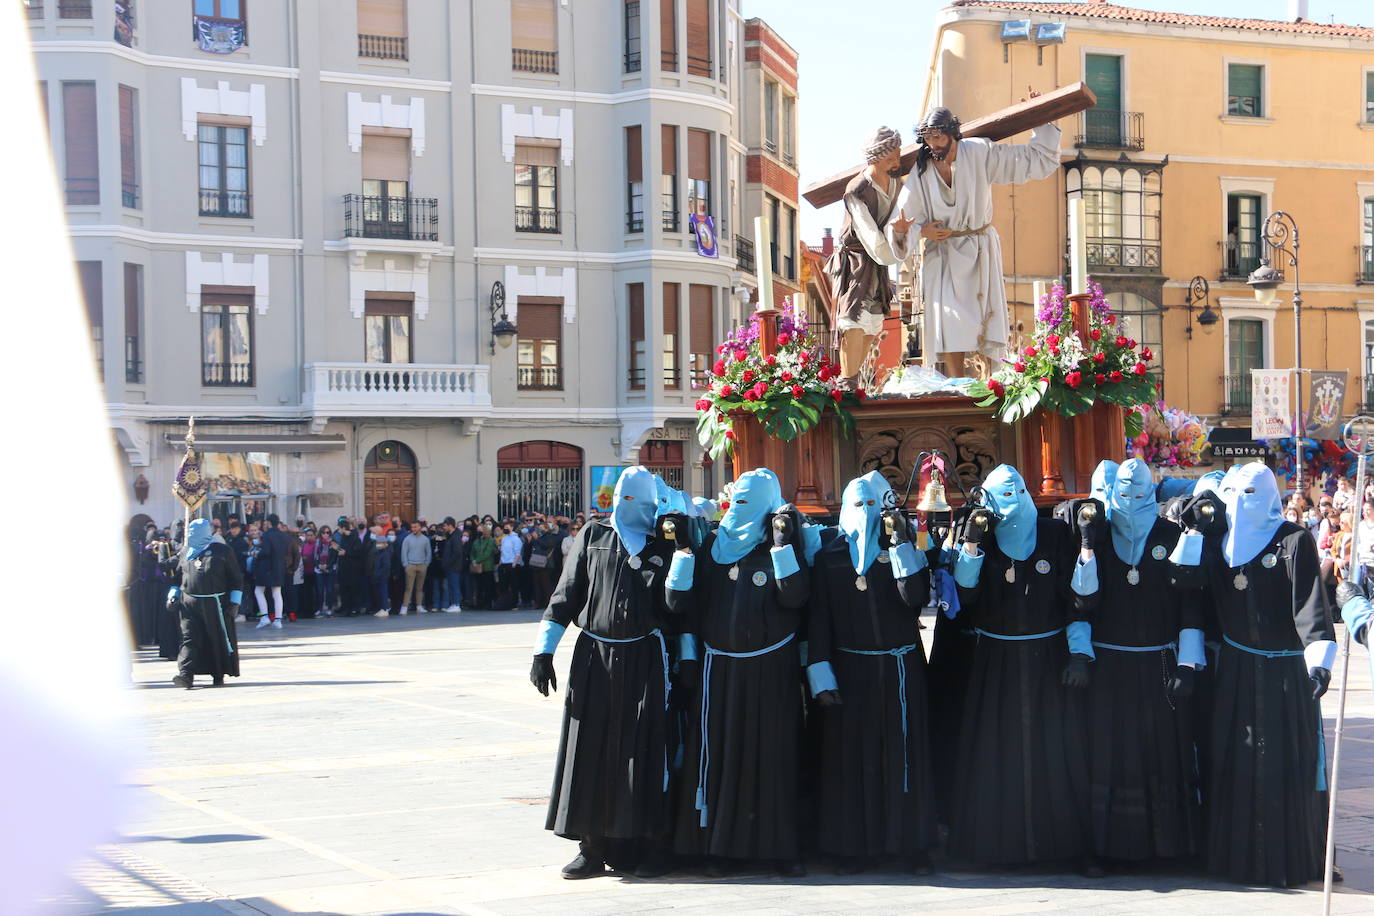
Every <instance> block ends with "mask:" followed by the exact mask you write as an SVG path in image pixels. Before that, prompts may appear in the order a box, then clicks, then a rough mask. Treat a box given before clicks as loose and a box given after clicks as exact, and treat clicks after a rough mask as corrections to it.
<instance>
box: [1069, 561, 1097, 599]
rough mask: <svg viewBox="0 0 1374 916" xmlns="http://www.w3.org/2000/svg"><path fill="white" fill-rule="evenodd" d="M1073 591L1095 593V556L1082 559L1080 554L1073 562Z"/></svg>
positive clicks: (1078, 593) (1086, 593) (1081, 593)
mask: <svg viewBox="0 0 1374 916" xmlns="http://www.w3.org/2000/svg"><path fill="white" fill-rule="evenodd" d="M1071 584H1072V587H1073V593H1074V594H1075V595H1084V596H1086V595H1096V594H1097V557H1096V556H1094V557H1093V558H1092V559H1091V560H1084V559H1083V558H1082V557H1081V556H1080V557H1079V558H1078V562H1077V563H1074V564H1073V582H1072V583H1071Z"/></svg>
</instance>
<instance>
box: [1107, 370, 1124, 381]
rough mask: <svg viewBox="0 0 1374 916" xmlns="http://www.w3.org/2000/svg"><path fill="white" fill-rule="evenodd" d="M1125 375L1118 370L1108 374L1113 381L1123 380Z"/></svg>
mask: <svg viewBox="0 0 1374 916" xmlns="http://www.w3.org/2000/svg"><path fill="white" fill-rule="evenodd" d="M1124 377H1125V376H1123V375H1122V374H1121V373H1120V372H1116V371H1113V372H1112V374H1111V375H1109V376H1108V378H1110V379H1111V380H1112V381H1114V382H1119V381H1121V380H1122V379H1123V378H1124Z"/></svg>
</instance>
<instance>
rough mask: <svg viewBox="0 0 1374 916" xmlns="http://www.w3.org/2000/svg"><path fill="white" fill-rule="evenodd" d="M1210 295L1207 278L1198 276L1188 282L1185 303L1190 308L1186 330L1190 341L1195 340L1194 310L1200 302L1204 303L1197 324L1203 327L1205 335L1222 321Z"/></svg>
mask: <svg viewBox="0 0 1374 916" xmlns="http://www.w3.org/2000/svg"><path fill="white" fill-rule="evenodd" d="M1210 295H1211V287H1209V286H1208V285H1207V278H1206V277H1204V276H1201V275H1198V276H1196V277H1194V278H1193V279H1191V280H1189V281H1188V294H1187V296H1185V297H1184V300H1183V302H1184V304H1185V305H1186V306H1187V307H1188V327H1187V329H1186V330H1187V332H1188V339H1189V340H1192V339H1193V309H1194V308H1196V307H1197V304H1198V303H1199V302H1201V303H1202V314H1201V315H1198V316H1197V323H1198V324H1200V325H1202V330H1203V332H1204V333H1208V332H1210V331H1211V330H1212V328H1213V326H1215V325H1216V323H1217V322H1218V321H1220V320H1221V316H1220V315H1218V314H1217V313H1216V312H1215V311H1214V310H1213V309H1212V303H1211V302H1210V301H1209V298H1208V297H1209V296H1210Z"/></svg>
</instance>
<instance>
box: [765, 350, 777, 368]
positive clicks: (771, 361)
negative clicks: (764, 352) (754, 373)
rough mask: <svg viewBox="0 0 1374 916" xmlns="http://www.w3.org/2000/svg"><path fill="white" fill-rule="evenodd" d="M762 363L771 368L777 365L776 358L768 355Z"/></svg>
mask: <svg viewBox="0 0 1374 916" xmlns="http://www.w3.org/2000/svg"><path fill="white" fill-rule="evenodd" d="M764 362H765V363H766V364H767V365H768V366H769V367H770V368H771V367H773V366H776V365H777V364H778V358H777V357H776V356H774V355H772V354H771V353H770V354H769V355H768V358H767V359H765V360H764Z"/></svg>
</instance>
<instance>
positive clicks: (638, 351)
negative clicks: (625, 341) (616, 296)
mask: <svg viewBox="0 0 1374 916" xmlns="http://www.w3.org/2000/svg"><path fill="white" fill-rule="evenodd" d="M625 294H626V295H625V298H626V301H627V303H628V307H629V311H630V379H629V382H630V389H631V390H633V391H642V390H644V366H645V362H646V360H645V356H646V355H647V354H646V353H645V350H644V284H643V283H631V284H629V285H628V286H626V287H625Z"/></svg>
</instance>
